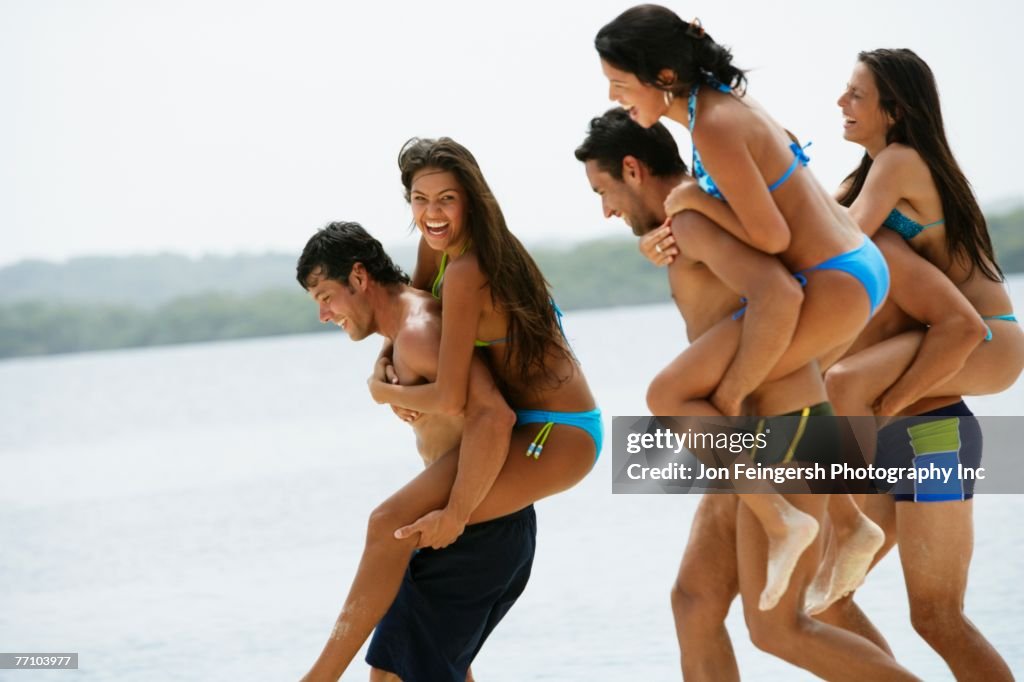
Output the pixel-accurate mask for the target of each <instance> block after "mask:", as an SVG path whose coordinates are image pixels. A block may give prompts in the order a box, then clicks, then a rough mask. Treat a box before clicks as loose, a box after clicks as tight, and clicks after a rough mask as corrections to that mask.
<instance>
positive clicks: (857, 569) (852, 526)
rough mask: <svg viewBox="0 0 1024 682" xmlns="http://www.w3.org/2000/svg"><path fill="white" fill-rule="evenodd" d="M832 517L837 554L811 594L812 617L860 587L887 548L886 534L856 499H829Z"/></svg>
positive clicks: (832, 540)
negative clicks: (879, 552)
mask: <svg viewBox="0 0 1024 682" xmlns="http://www.w3.org/2000/svg"><path fill="white" fill-rule="evenodd" d="M828 515H829V519H830V521H831V527H832V533H831V534H830V535H829V542H830V543H831V544H832V545H833V546H834V550H835V551H834V554H833V556H832V558H831V560H830V561H823V562H822V564H821V567H820V568H819V571H818V573H817V575H815V577H814V581H813V582H812V583H811V587H810V589H809V590H808V594H807V600H806V603H807V613H808V614H809V615H812V616H813V615H815V614H818V613H821V612H822V611H824V610H825V609H827V608H828V607H829V605H831V604H832V603H833V602H835V601H837V600H838V599H841V598H842V597H844V596H846V595H847V594H850V593H851V592H853V591H854V590H856V589H857V588H858V587H860V585H861V583H862V582H864V577H865V576H866V575H867V574H868V569H870V568H871V566H872V563H873V562H874V558H875V554H876V553H877V552H878V550H880V549H881V548H882V545H884V544H885V531H883V530H882V529H881V528H880V527H879V526H878V524H876V523H875V522H874V521H872V520H871V519H870V518H868V517H867V515H866V514H864V512H862V511H861V510H860V507H859V506H857V503H856V502H855V501H854V499H853V496H852V495H849V494H846V493H843V494H838V495H829V501H828ZM822 569H824V570H822Z"/></svg>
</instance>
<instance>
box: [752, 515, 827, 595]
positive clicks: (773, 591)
mask: <svg viewBox="0 0 1024 682" xmlns="http://www.w3.org/2000/svg"><path fill="white" fill-rule="evenodd" d="M783 515H784V521H785V531H784V532H783V533H782V534H781V535H778V536H773V535H772V534H769V535H768V577H767V578H766V580H765V585H764V590H762V591H761V598H760V600H759V601H758V608H759V609H761V610H762V611H768V610H770V609H773V608H775V605H776V604H778V603H779V600H780V599H782V595H784V594H785V593H786V590H787V589H788V588H789V579H790V577H791V576H792V575H793V569H794V568H796V564H797V562H798V561H800V556H801V555H802V554H803V553H804V550H805V549H807V548H808V547H809V546H810V545H811V543H812V542H814V538H815V537H817V535H818V522H817V521H816V520H815V519H814V517H813V516H811V515H810V514H805V513H804V512H802V511H800V510H799V509H796V508H795V507H790V508H789V509H788V510H786V511H784V512H783Z"/></svg>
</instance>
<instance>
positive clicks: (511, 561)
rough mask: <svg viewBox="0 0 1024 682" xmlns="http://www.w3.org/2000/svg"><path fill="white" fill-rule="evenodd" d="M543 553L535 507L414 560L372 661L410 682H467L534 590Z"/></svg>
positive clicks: (378, 634) (369, 656)
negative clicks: (491, 638)
mask: <svg viewBox="0 0 1024 682" xmlns="http://www.w3.org/2000/svg"><path fill="white" fill-rule="evenodd" d="M536 547H537V515H536V513H535V512H534V510H533V505H530V506H529V507H526V508H525V509H522V510H520V511H518V512H515V513H514V514H509V515H508V516H503V517H501V518H498V519H494V520H492V521H485V522H483V523H475V524H473V525H471V526H466V530H465V532H464V533H463V534H462V535H461V536H460V537H459V539H458V540H456V541H455V542H454V543H452V544H451V545H449V546H448V547H445V548H444V549H437V550H435V549H429V548H426V549H421V550H418V551H417V552H416V553H415V554H413V556H412V559H410V560H409V566H408V568H407V569H406V571H405V577H404V578H403V579H402V586H401V588H400V589H399V591H398V596H397V597H395V601H394V603H392V605H391V608H390V609H388V612H387V613H386V614H385V615H384V618H382V619H381V621H380V623H379V624H378V625H377V629H376V630H375V631H374V633H373V639H372V640H371V641H370V648H369V650H368V651H367V653H366V662H367V663H368V664H370V665H371V666H373V667H374V668H378V669H380V670H386V671H388V672H391V673H394V674H396V675H398V676H399V677H400V678H402V680H403V682H449V681H450V682H465V680H466V670H467V669H468V668H469V665H470V663H472V662H473V659H474V658H475V657H476V655H477V653H478V652H479V651H480V647H481V646H483V644H484V641H485V640H486V639H487V637H488V635H490V634H491V631H492V630H493V629H494V627H495V626H496V625H497V624H498V623H499V622H500V621H501V619H502V618H503V617H504V616H505V614H506V613H508V610H509V609H510V608H512V605H513V604H514V603H515V602H516V599H518V598H519V595H520V594H522V593H523V590H524V589H525V588H526V583H527V581H528V580H529V578H530V569H531V568H532V566H533V555H534V552H535V550H536Z"/></svg>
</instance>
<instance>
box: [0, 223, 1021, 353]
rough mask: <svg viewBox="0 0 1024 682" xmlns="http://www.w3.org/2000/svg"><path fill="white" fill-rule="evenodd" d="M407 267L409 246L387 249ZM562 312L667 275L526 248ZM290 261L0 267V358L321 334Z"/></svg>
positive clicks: (1014, 227)
mask: <svg viewBox="0 0 1024 682" xmlns="http://www.w3.org/2000/svg"><path fill="white" fill-rule="evenodd" d="M988 220H989V231H990V233H991V235H992V239H993V242H994V244H995V247H996V255H997V257H998V259H999V264H1000V265H1001V266H1002V268H1003V270H1004V271H1005V272H1006V273H1008V274H1010V273H1019V272H1024V207H1021V208H1018V209H1016V210H1013V211H1009V212H1004V213H1001V214H999V215H994V216H991V217H989V218H988ZM392 251H393V254H392V255H393V256H394V257H395V260H396V261H397V262H399V263H402V264H406V265H407V266H408V264H410V263H411V262H412V260H413V257H414V251H413V249H412V248H411V247H409V248H399V249H393V250H392ZM531 251H532V253H533V255H534V257H535V258H536V259H537V262H538V264H539V265H540V267H541V270H542V271H543V272H544V274H545V276H546V277H547V279H548V282H549V283H550V284H551V288H552V291H553V294H554V296H555V298H556V299H557V301H558V303H559V305H561V306H562V307H563V308H566V309H570V308H577V309H578V308H600V307H606V306H617V305H635V304H642V303H653V302H665V301H667V300H668V283H667V280H666V276H665V272H664V270H659V269H657V268H655V267H653V266H652V265H650V264H649V263H648V262H647V261H646V260H644V259H643V258H642V257H641V256H640V255H639V253H637V248H636V241H635V240H633V239H628V238H625V237H624V238H619V239H603V240H595V241H589V242H584V243H581V244H576V245H574V246H570V247H566V248H561V249H532V250H531ZM294 268H295V256H294V255H291V256H288V255H282V254H267V255H260V256H234V257H215V256H211V257H204V258H201V259H189V258H185V257H183V256H176V255H168V254H164V255H159V256H140V257H123V258H78V259H74V260H72V261H70V262H68V263H66V264H52V263H43V262H39V261H31V262H23V263H19V264H16V265H13V266H9V267H6V268H0V358H5V357H15V356H25V355H45V354H49V353H70V352H76V351H86V350H104V349H114V348H129V347H135V346H153V345H163V344H173V343H190V342H199V341H215V340H221V339H240V338H246V337H256V336H274V335H279V334H296V333H303V332H310V331H316V330H319V329H323V328H324V327H323V326H322V325H320V324H319V321H318V320H317V314H316V307H315V306H314V305H313V303H312V302H311V301H310V299H309V297H308V296H307V295H306V294H305V293H304V292H303V291H302V290H301V289H300V288H299V286H298V284H297V283H296V282H295V280H294V272H295V270H294Z"/></svg>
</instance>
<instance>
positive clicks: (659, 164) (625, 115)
mask: <svg viewBox="0 0 1024 682" xmlns="http://www.w3.org/2000/svg"><path fill="white" fill-rule="evenodd" d="M627 156H633V157H636V159H637V160H638V161H642V162H643V163H645V164H647V167H648V168H650V169H651V173H652V174H654V175H656V176H661V177H664V176H672V175H679V174H681V173H686V164H685V163H683V160H682V158H680V156H679V147H678V146H676V141H675V139H674V138H673V137H672V133H670V132H669V131H668V128H666V127H665V126H663V125H662V124H661V123H655V124H654V125H652V126H651V127H650V128H644V127H643V126H642V125H640V124H639V123H637V122H636V121H634V120H633V119H631V118H630V117H629V112H628V111H626V110H625V109H623V108H621V107H615V108H613V109H609V110H608V111H606V112H604V114H602V115H601V116H598V117H597V118H593V119H591V120H590V130H589V131H588V132H587V138H586V139H585V140H583V144H581V145H580V146H579V147H577V148H576V158H577V159H578V160H580V161H582V162H584V163H586V162H587V161H597V166H598V168H600V169H601V170H603V171H604V172H605V173H608V174H609V175H611V176H612V177H613V178H615V179H616V180H622V159H624V158H625V157H627Z"/></svg>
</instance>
